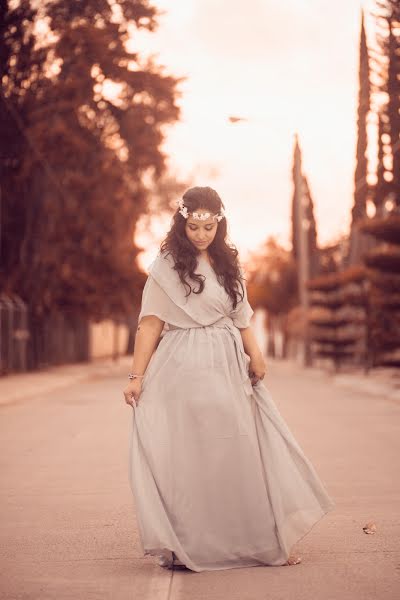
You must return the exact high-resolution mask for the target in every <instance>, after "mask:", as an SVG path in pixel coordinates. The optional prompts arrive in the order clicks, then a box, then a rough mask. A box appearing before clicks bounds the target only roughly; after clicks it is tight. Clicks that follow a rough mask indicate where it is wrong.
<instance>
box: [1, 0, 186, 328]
mask: <svg viewBox="0 0 400 600" xmlns="http://www.w3.org/2000/svg"><path fill="white" fill-rule="evenodd" d="M5 6H6V8H5V9H4V8H3V12H4V15H3V16H4V17H5V18H4V21H3V23H4V24H3V33H4V36H3V43H2V46H1V57H2V58H3V59H4V60H3V62H2V64H3V69H4V70H3V73H2V96H1V100H2V101H1V102H0V104H1V111H2V116H4V115H5V114H6V115H7V118H8V121H9V124H10V128H9V129H10V132H9V136H10V137H11V138H12V140H13V144H11V145H7V138H2V140H1V142H0V143H1V146H2V148H1V151H2V156H3V157H4V159H3V185H4V191H3V193H4V197H5V202H4V213H5V214H4V219H5V223H6V234H5V235H4V236H3V239H2V245H3V247H2V255H3V256H4V257H5V261H4V262H3V266H2V277H3V287H5V288H6V289H8V290H10V291H14V292H16V293H18V294H19V295H21V296H22V298H23V299H25V300H27V301H29V304H30V306H31V307H32V308H33V309H34V310H35V312H37V314H43V313H46V312H47V311H49V310H52V309H54V308H63V309H65V308H69V309H71V310H73V311H76V312H78V313H80V314H84V315H87V316H91V317H93V318H98V319H100V318H102V317H105V316H111V315H117V314H127V313H129V312H130V311H131V310H132V304H133V303H134V302H135V301H136V302H137V301H138V299H139V296H140V291H141V286H142V285H143V279H144V276H143V274H141V273H140V271H139V269H138V267H137V265H136V264H135V258H136V255H137V253H138V249H137V248H136V247H135V245H134V233H135V225H136V222H137V221H138V219H139V218H140V216H141V215H143V214H144V213H146V211H147V210H148V206H147V205H148V194H149V192H148V186H149V183H148V182H150V185H156V182H157V181H158V180H160V179H161V178H162V177H163V174H164V172H165V170H166V156H165V154H164V153H163V151H162V149H161V146H162V142H163V140H164V136H165V127H166V126H167V125H169V124H172V123H174V122H175V121H176V120H177V119H178V117H179V108H178V106H177V105H176V98H177V94H178V92H177V85H178V83H179V81H180V80H178V79H176V78H173V77H171V76H168V75H165V74H164V70H163V68H162V67H159V66H157V65H155V64H154V63H153V61H152V60H147V61H144V60H142V59H141V57H140V55H139V54H138V53H137V52H131V51H130V50H128V46H127V42H128V39H129V36H130V35H131V34H132V31H133V30H135V31H136V30H137V29H138V28H146V29H148V30H150V31H153V30H155V28H156V25H157V11H156V9H155V8H154V7H152V6H151V5H150V3H149V2H148V1H147V0H136V1H135V2H131V1H128V0H119V1H118V2H115V3H113V4H110V3H108V2H107V1H106V0H88V1H87V2H85V3H75V2H72V3H71V2H68V1H67V0H56V1H54V2H52V3H46V4H44V5H41V6H40V8H39V9H38V10H39V13H38V14H36V13H35V12H34V11H33V10H32V9H31V4H30V2H28V1H24V0H22V1H21V2H20V3H19V5H18V7H17V8H15V6H14V5H13V8H11V7H10V6H7V3H6V5H5ZM3 7H4V4H3ZM39 17H40V25H41V29H40V27H39V26H38V20H39ZM110 90H111V92H110Z"/></svg>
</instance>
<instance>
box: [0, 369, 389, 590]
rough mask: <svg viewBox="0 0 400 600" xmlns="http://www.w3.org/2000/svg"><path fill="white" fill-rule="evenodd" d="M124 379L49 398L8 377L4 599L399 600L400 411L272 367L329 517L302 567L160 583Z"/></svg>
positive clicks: (162, 575)
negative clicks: (144, 550) (146, 545)
mask: <svg viewBox="0 0 400 600" xmlns="http://www.w3.org/2000/svg"><path fill="white" fill-rule="evenodd" d="M126 372H127V369H126V365H122V366H121V368H120V370H119V371H118V369H117V370H115V369H114V370H113V371H105V372H104V374H102V372H101V370H100V369H98V370H97V372H96V376H95V377H93V378H92V379H90V380H86V381H85V380H81V381H77V382H75V383H71V384H70V385H65V386H64V387H61V388H59V389H53V390H50V391H46V380H45V378H46V373H43V374H41V376H39V378H37V379H36V381H39V379H40V377H42V379H41V380H40V381H41V384H40V385H39V387H38V386H36V388H35V393H34V395H32V394H33V391H32V389H31V387H30V386H29V385H28V383H29V381H30V380H29V376H26V375H25V376H24V375H22V376H19V377H14V378H13V385H12V386H11V387H14V389H17V388H16V387H15V386H17V387H18V386H19V387H18V389H19V390H23V389H24V386H25V393H24V394H23V395H21V393H20V392H19V394H17V395H15V394H14V395H13V398H12V399H11V400H10V402H9V403H7V398H3V402H4V403H3V405H2V406H1V407H0V465H1V491H0V502H1V506H0V509H1V521H2V522H1V533H0V536H1V537H0V558H1V574H0V578H1V583H0V597H1V599H4V600H5V599H21V600H22V599H23V600H28V599H29V600H31V599H37V600H47V599H54V600H55V599H57V600H63V599H67V598H68V599H71V600H72V599H73V600H78V599H82V600H83V599H84V600H91V599H96V600H97V599H99V600H100V599H102V600H104V599H110V600H111V599H112V600H125V599H126V600H128V599H129V600H131V599H132V600H133V599H134V600H200V599H201V600H203V599H207V600H214V599H232V600H259V599H260V600H261V599H263V600H264V599H265V600H267V599H268V600H278V599H279V600H280V599H282V600H283V599H285V600H286V599H292V598H293V599H296V600H302V599H307V600H308V599H310V600H311V599H313V600H314V599H315V598H317V599H318V600H326V599H329V600H330V599H332V600H338V599H339V598H340V599H341V600H347V599H352V600H359V599H360V600H370V599H371V600H381V599H382V600H398V599H399V598H400V477H399V457H400V404H399V403H398V402H396V401H394V400H392V399H387V398H386V399H385V398H383V397H379V396H373V395H368V394H365V393H364V392H357V391H354V390H350V389H343V388H340V387H338V386H336V385H334V384H332V383H331V382H330V380H329V378H326V377H324V376H321V375H317V374H316V373H314V372H307V373H306V372H304V371H302V370H301V369H300V368H296V367H293V365H288V364H284V363H276V364H272V365H271V367H270V370H269V373H268V375H267V378H266V385H267V386H268V387H269V388H270V390H271V391H272V394H273V397H274V400H275V402H276V404H277V406H278V408H279V410H280V411H281V413H282V414H283V416H284V418H285V419H286V421H287V423H288V425H289V427H290V428H291V430H292V431H293V433H294V434H295V436H296V439H297V440H298V442H299V443H300V445H301V446H302V447H303V449H304V451H305V453H306V454H307V456H308V457H309V458H310V460H311V461H312V463H313V464H314V466H315V468H316V469H317V472H318V473H319V475H320V477H321V479H322V480H323V481H324V483H325V484H326V487H327V489H328V491H329V493H330V494H331V496H332V497H333V499H334V501H335V503H336V508H335V510H334V511H332V512H330V513H329V514H328V515H326V516H325V517H324V518H323V519H322V520H321V521H320V522H319V523H317V524H316V525H315V526H314V527H313V529H312V530H311V531H310V532H309V533H308V534H307V535H306V536H305V537H304V538H303V539H302V540H300V541H299V542H298V543H297V544H296V546H295V547H294V549H293V550H294V551H295V552H296V554H299V555H301V556H302V559H303V562H302V563H301V564H300V565H295V566H286V567H267V566H266V567H252V568H247V569H246V568H245V569H229V570H225V571H212V572H201V573H194V572H191V571H178V570H174V571H169V570H165V569H163V568H162V567H159V566H158V564H157V562H156V559H155V558H153V557H146V558H144V557H143V556H142V555H141V551H140V545H139V540H138V533H137V526H136V519H135V512H134V508H135V507H134V503H133V498H132V494H131V490H130V487H129V480H128V441H129V432H130V427H131V410H132V409H130V408H129V407H128V406H127V405H126V404H125V403H124V400H123V396H122V389H123V386H124V385H125V381H126V379H125V376H126ZM52 377H53V379H54V374H53V375H52ZM38 390H39V391H38ZM17 396H18V397H17ZM16 398H17V399H16ZM368 522H374V523H375V524H376V533H375V534H372V535H367V534H365V533H364V531H363V526H364V525H365V524H367V523H368Z"/></svg>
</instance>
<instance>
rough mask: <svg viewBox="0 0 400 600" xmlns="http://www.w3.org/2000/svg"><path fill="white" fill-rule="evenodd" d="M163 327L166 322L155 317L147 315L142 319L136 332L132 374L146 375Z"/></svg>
mask: <svg viewBox="0 0 400 600" xmlns="http://www.w3.org/2000/svg"><path fill="white" fill-rule="evenodd" d="M163 327H164V321H161V319H159V318H158V317H156V316H155V315H147V316H146V317H143V318H142V319H140V323H139V325H138V328H137V330H136V337H135V348H134V352H133V359H132V373H135V374H136V375H143V374H144V372H145V371H146V368H147V365H148V364H149V362H150V358H151V357H152V354H153V352H154V350H155V348H156V346H157V342H158V340H159V338H160V335H161V332H162V330H163Z"/></svg>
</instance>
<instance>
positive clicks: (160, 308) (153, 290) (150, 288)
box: [138, 275, 174, 322]
mask: <svg viewBox="0 0 400 600" xmlns="http://www.w3.org/2000/svg"><path fill="white" fill-rule="evenodd" d="M173 309H174V304H173V302H172V301H171V299H170V298H169V296H168V295H167V294H166V293H165V292H164V290H163V289H162V287H161V286H160V285H158V283H157V282H156V280H155V279H154V278H153V277H152V276H151V275H149V276H148V277H147V280H146V283H145V285H144V288H143V293H142V304H141V308H140V313H139V317H138V322H140V319H141V318H142V317H146V316H148V315H154V316H156V317H158V318H159V319H161V321H164V322H167V321H168V319H169V318H170V316H171V310H173Z"/></svg>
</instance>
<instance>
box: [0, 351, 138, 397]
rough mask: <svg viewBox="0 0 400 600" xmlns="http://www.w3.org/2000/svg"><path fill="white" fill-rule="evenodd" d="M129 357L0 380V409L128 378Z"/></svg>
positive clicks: (49, 369)
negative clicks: (101, 380) (118, 377)
mask: <svg viewBox="0 0 400 600" xmlns="http://www.w3.org/2000/svg"><path fill="white" fill-rule="evenodd" d="M131 363H132V357H131V356H122V357H120V358H118V359H117V360H116V361H113V360H112V359H102V360H95V361H93V362H87V363H75V364H72V365H61V366H58V367H50V368H48V369H44V370H41V371H36V372H32V371H30V372H28V373H17V374H13V375H7V376H5V377H0V406H2V405H5V404H10V403H14V402H18V401H21V400H24V399H26V398H27V397H29V398H34V397H37V396H41V395H43V394H47V393H49V392H53V391H55V390H60V389H62V388H65V387H68V386H70V385H73V384H74V383H77V382H79V381H86V380H91V379H98V378H104V377H112V376H114V375H120V374H121V375H122V374H123V373H124V372H126V375H128V373H129V370H130V368H131Z"/></svg>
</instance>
